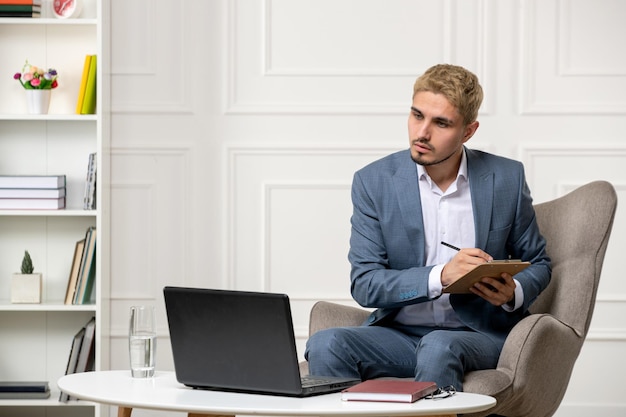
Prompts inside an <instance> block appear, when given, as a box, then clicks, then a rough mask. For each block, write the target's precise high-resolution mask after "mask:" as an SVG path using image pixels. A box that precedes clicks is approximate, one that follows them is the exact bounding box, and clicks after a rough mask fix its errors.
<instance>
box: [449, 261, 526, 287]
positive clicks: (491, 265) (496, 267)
mask: <svg viewBox="0 0 626 417" xmlns="http://www.w3.org/2000/svg"><path fill="white" fill-rule="evenodd" d="M529 266H530V262H522V261H520V260H509V259H507V260H501V261H491V262H487V263H484V264H481V265H478V266H477V267H476V268H474V269H472V270H471V271H470V272H468V273H467V274H465V275H463V276H462V277H461V278H459V280H458V281H455V282H453V283H452V284H450V285H448V286H447V287H445V288H444V289H443V292H444V293H448V294H471V293H472V292H471V291H470V287H472V286H473V285H474V284H475V283H477V282H478V281H480V279H481V278H482V277H492V278H499V277H500V276H501V275H502V273H503V272H506V273H509V274H511V275H515V274H517V273H518V272H521V271H523V270H524V269H526V268H528V267H529Z"/></svg>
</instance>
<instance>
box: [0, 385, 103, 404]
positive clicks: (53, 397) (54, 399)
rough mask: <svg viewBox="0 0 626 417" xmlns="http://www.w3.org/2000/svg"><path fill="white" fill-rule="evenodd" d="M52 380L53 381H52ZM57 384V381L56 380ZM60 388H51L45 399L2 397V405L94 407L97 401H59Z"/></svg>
mask: <svg viewBox="0 0 626 417" xmlns="http://www.w3.org/2000/svg"><path fill="white" fill-rule="evenodd" d="M50 382H52V381H50ZM54 383H55V384H56V381H54ZM60 394H61V392H60V391H59V390H50V398H46V399H45V400H29V399H19V400H18V399H16V400H10V399H6V398H5V399H1V400H0V407H54V406H59V407H68V406H69V407H93V406H94V405H95V403H93V402H91V401H68V402H66V403H61V402H59V395H60Z"/></svg>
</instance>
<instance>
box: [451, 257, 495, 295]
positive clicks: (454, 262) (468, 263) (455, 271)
mask: <svg viewBox="0 0 626 417" xmlns="http://www.w3.org/2000/svg"><path fill="white" fill-rule="evenodd" d="M490 261H493V258H492V257H491V255H489V254H488V253H487V252H484V251H482V250H480V249H477V248H467V249H461V250H460V251H459V252H458V253H457V254H456V255H454V258H452V259H450V262H448V263H447V264H446V265H445V266H444V267H443V270H442V271H441V285H443V286H444V287H447V286H448V285H450V284H452V283H453V282H455V281H457V280H458V279H459V278H461V277H462V276H463V275H465V274H467V273H468V272H469V271H471V270H472V269H474V268H476V267H477V266H478V265H481V264H484V263H485V262H490Z"/></svg>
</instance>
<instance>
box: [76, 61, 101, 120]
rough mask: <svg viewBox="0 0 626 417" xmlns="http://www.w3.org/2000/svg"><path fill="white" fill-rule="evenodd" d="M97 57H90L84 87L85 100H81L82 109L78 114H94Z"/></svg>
mask: <svg viewBox="0 0 626 417" xmlns="http://www.w3.org/2000/svg"><path fill="white" fill-rule="evenodd" d="M97 62H98V60H97V56H96V55H92V56H91V61H90V62H89V76H88V77H87V85H86V86H85V98H84V99H83V107H82V109H81V111H80V114H96V67H97Z"/></svg>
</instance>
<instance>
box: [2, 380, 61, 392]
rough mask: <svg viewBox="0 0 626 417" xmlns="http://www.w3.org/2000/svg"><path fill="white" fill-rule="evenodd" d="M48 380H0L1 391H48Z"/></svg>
mask: <svg viewBox="0 0 626 417" xmlns="http://www.w3.org/2000/svg"><path fill="white" fill-rule="evenodd" d="M49 389H50V388H49V385H48V381H0V392H46V391H48V390H49Z"/></svg>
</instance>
